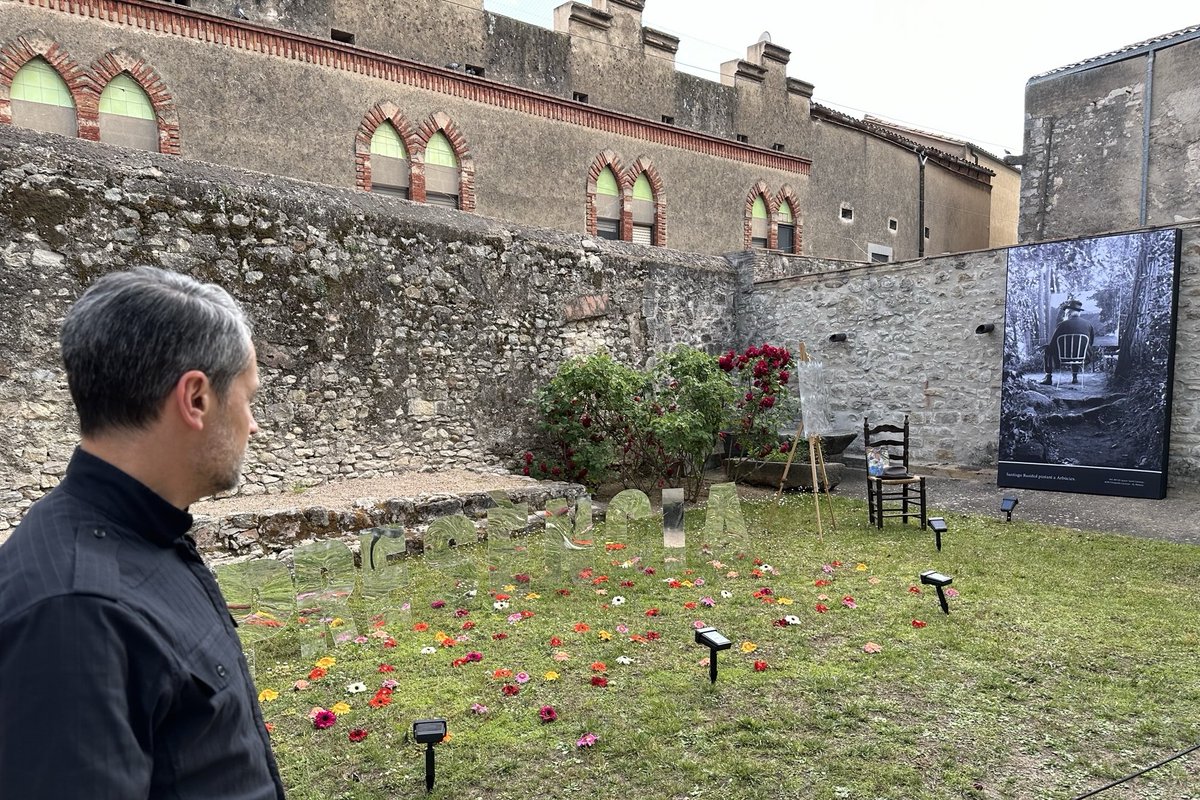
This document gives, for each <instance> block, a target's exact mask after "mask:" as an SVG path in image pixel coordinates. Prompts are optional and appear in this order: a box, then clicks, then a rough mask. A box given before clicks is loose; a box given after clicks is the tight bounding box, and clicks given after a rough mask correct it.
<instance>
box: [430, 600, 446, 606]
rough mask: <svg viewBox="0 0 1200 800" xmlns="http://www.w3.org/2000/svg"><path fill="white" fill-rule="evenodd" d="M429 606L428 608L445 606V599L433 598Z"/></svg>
mask: <svg viewBox="0 0 1200 800" xmlns="http://www.w3.org/2000/svg"><path fill="white" fill-rule="evenodd" d="M429 607H430V608H445V607H446V601H445V600H434V601H433V602H432V603H430V604H429Z"/></svg>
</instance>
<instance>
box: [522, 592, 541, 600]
mask: <svg viewBox="0 0 1200 800" xmlns="http://www.w3.org/2000/svg"><path fill="white" fill-rule="evenodd" d="M525 599H526V600H541V599H542V596H541V595H540V594H538V593H537V592H529V593H527V594H526V595H525Z"/></svg>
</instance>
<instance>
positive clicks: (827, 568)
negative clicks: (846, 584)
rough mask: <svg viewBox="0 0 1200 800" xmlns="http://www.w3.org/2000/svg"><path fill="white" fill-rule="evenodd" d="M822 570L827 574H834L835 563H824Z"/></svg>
mask: <svg viewBox="0 0 1200 800" xmlns="http://www.w3.org/2000/svg"><path fill="white" fill-rule="evenodd" d="M821 572H824V573H825V574H826V575H832V574H833V565H832V564H822V565H821Z"/></svg>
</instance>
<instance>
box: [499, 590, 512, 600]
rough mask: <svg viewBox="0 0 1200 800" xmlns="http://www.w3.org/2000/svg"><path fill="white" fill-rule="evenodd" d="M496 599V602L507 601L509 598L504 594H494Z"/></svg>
mask: <svg viewBox="0 0 1200 800" xmlns="http://www.w3.org/2000/svg"><path fill="white" fill-rule="evenodd" d="M496 599H497V600H508V599H509V596H508V595H506V594H504V593H503V592H496Z"/></svg>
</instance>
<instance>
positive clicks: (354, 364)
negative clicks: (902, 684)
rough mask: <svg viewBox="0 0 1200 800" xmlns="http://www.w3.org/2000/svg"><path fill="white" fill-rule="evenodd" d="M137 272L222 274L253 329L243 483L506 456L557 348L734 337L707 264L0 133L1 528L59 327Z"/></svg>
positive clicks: (571, 350)
mask: <svg viewBox="0 0 1200 800" xmlns="http://www.w3.org/2000/svg"><path fill="white" fill-rule="evenodd" d="M139 264H153V265H157V266H161V267H164V268H168V269H172V270H176V271H179V272H183V273H187V274H190V275H193V276H194V277H196V278H198V279H201V280H205V281H213V282H216V283H219V284H221V285H222V286H225V287H226V288H227V289H228V290H229V291H230V292H231V293H232V294H233V295H234V296H235V297H237V298H238V299H239V300H240V301H241V302H242V303H243V304H244V305H245V306H246V307H247V309H248V310H249V311H250V312H251V314H252V315H253V317H254V318H255V324H256V330H255V339H256V344H257V345H258V353H259V362H260V363H259V369H260V375H261V380H262V385H263V389H262V391H261V393H260V397H261V402H260V404H259V408H258V419H259V424H260V427H261V429H262V431H261V433H260V434H259V435H258V436H256V437H255V438H254V440H253V441H252V442H251V447H250V451H249V453H248V457H247V465H246V466H247V475H246V480H245V483H244V485H243V488H242V489H241V491H242V492H244V493H261V492H280V491H288V490H291V489H296V488H299V487H303V486H308V485H315V484H317V483H321V482H324V481H325V480H328V479H330V478H333V477H339V476H340V477H371V476H377V475H384V474H388V473H389V472H392V471H395V470H398V469H402V468H405V467H412V466H419V465H431V466H437V465H477V464H485V465H502V464H505V463H510V462H512V460H513V459H514V457H515V454H516V453H518V452H519V451H520V450H521V449H523V448H524V447H525V446H527V445H528V444H529V442H530V439H531V436H532V434H533V430H532V415H531V409H530V407H529V406H528V405H527V401H529V400H530V399H531V398H532V397H533V395H534V392H535V391H536V390H537V388H539V387H540V386H541V385H543V384H544V382H545V381H546V380H547V379H548V378H549V377H550V376H551V375H552V374H553V371H554V370H555V369H557V367H558V365H559V364H560V363H561V362H562V361H563V360H564V359H565V358H567V357H569V356H572V355H578V354H586V353H590V352H594V351H595V350H597V349H599V348H601V347H604V348H607V349H608V350H609V351H610V352H611V353H613V355H614V356H616V357H617V358H619V359H621V360H623V361H625V362H628V363H631V364H634V365H637V366H641V365H642V364H644V363H645V362H646V360H647V359H648V358H650V357H651V356H652V355H653V354H654V353H655V352H658V351H660V350H663V349H665V348H668V347H670V346H671V345H674V344H676V343H680V342H686V343H690V344H695V345H700V346H706V347H709V348H710V349H712V350H714V351H716V350H718V349H721V348H724V347H726V346H729V345H730V344H732V342H733V337H734V328H733V320H734V317H735V315H734V308H733V306H734V302H735V295H736V291H735V289H734V273H733V271H732V269H731V268H730V267H729V265H728V262H726V261H725V260H724V259H721V258H718V257H711V256H698V255H694V254H685V253H681V252H678V251H673V250H667V249H665V248H659V247H654V248H651V247H641V246H638V245H633V244H623V243H608V242H601V241H599V240H592V239H590V238H587V237H583V236H581V235H579V234H566V233H559V232H553V231H546V230H538V229H529V228H520V229H518V228H515V227H513V226H509V225H503V224H500V223H497V222H495V221H492V220H488V219H485V218H482V217H478V216H475V215H471V214H463V213H459V212H454V211H447V210H444V209H439V208H434V207H429V206H420V205H416V204H412V203H408V202H406V201H402V200H397V199H393V198H386V197H382V196H379V195H371V194H366V193H363V192H359V191H355V190H350V189H336V188H331V187H324V186H319V185H315V184H307V183H303V182H299V181H290V180H286V179H277V178H271V177H269V176H265V175H261V174H256V173H248V172H243V171H239V170H235V169H231V168H226V167H219V166H214V165H211V164H204V163H202V162H192V161H183V160H179V159H173V158H169V157H165V156H160V155H157V154H150V153H139V152H134V151H125V150H120V149H117V148H112V147H108V146H105V145H100V144H94V143H89V142H83V141H79V140H69V139H63V138H61V137H55V136H46V135H39V134H35V133H32V132H27V131H22V130H20V129H15V128H11V127H8V126H4V127H0V311H2V313H3V316H4V318H5V324H4V325H3V326H2V327H0V439H2V440H3V442H4V445H3V447H0V531H2V530H4V529H5V528H7V527H9V525H10V524H11V522H12V521H13V520H14V519H16V518H17V517H18V516H19V515H20V514H21V513H22V511H23V510H24V508H26V507H27V506H28V504H29V502H30V501H31V500H32V499H33V498H35V497H37V496H40V494H42V493H43V492H44V491H45V490H47V489H48V488H50V487H51V486H53V485H54V484H56V483H57V481H58V479H59V477H60V476H61V474H62V472H63V470H64V468H65V465H66V461H67V460H68V458H69V457H70V454H71V449H72V447H73V445H74V443H75V441H76V438H77V435H76V424H75V420H74V412H73V410H72V409H71V405H70V400H69V397H68V395H67V390H66V381H65V378H64V376H63V374H62V371H61V367H60V364H59V357H58V346H57V339H58V330H59V326H60V325H61V321H62V318H63V315H64V314H65V313H66V310H67V309H68V308H69V306H70V304H71V303H72V302H73V301H74V300H75V298H77V297H78V296H79V294H80V293H81V292H82V290H83V289H84V288H85V287H86V286H87V285H88V284H89V283H90V282H91V281H92V280H93V279H95V278H96V277H98V276H100V275H102V274H104V273H106V272H109V271H112V270H117V269H122V268H126V267H130V266H135V265H139Z"/></svg>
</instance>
